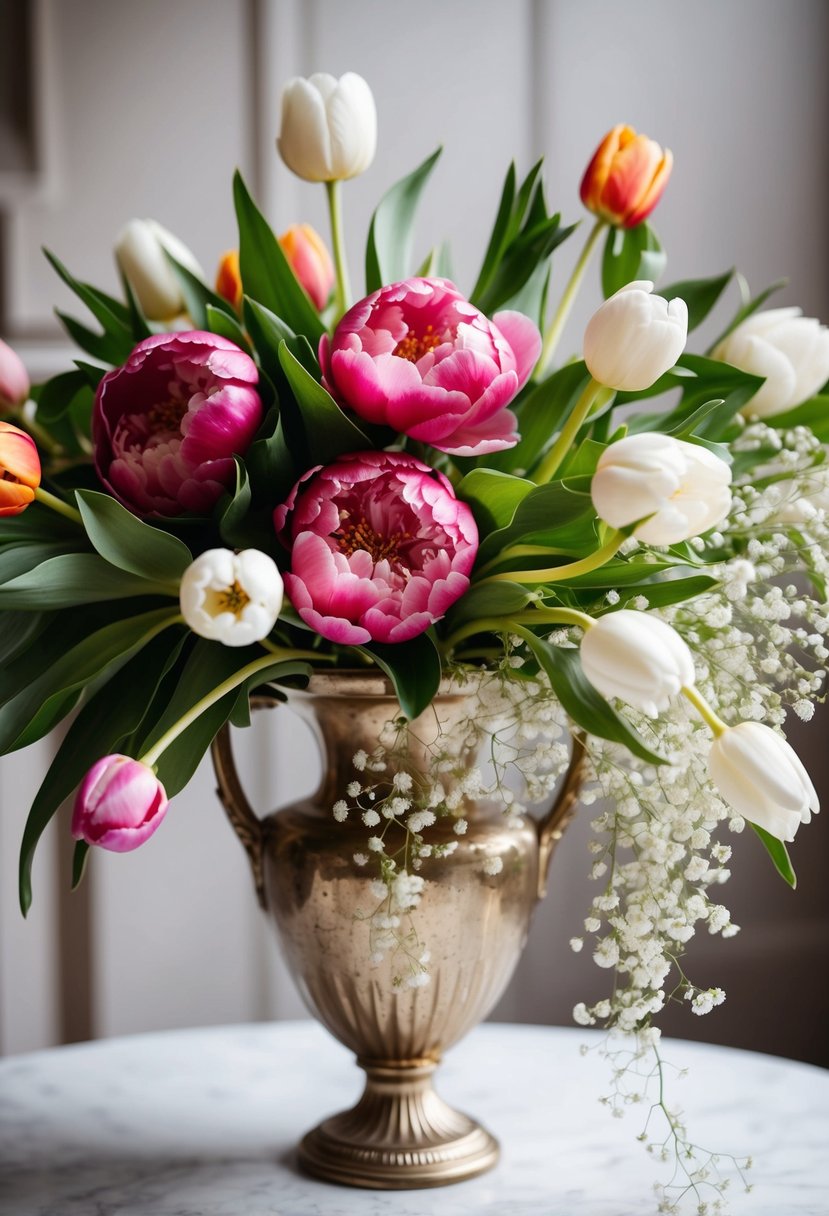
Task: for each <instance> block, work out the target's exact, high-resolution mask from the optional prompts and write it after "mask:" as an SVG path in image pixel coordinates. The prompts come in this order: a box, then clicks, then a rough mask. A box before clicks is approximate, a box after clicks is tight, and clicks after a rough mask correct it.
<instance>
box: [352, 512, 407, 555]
mask: <svg viewBox="0 0 829 1216" xmlns="http://www.w3.org/2000/svg"><path fill="white" fill-rule="evenodd" d="M407 537H408V533H405V532H396V533H395V534H394V535H393V536H380V535H379V534H378V533H377V532H375V531H374V528H372V526H371V524H370V523H369V522H368V520H366V519H359V520H357V522H356V523H347V522H346V521H345V520H343V523H342V526H341V527H340V530H339V531H338V532H335V533H334V539H335V540H336V542H337V544H338V545H339V546H340V551H341V552H342V553H344V554H345V555H346V557H351V555H352V553H356V552H357V550H358V549H363V550H364V551H365V552H366V553H368V554H370V556H371V560H372V561H373V562H374V563H375V564H376V563H377V562H381V561H384V560H385V561H389V562H396V561H397V560H398V548H399V546H400V542H401V541H404V540H406V539H407Z"/></svg>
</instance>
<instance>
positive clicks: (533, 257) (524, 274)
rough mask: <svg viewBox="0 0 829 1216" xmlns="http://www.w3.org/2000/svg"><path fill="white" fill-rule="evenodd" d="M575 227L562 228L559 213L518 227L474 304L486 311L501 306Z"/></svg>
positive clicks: (542, 265) (543, 265)
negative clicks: (523, 226)
mask: <svg viewBox="0 0 829 1216" xmlns="http://www.w3.org/2000/svg"><path fill="white" fill-rule="evenodd" d="M576 227H577V225H576V224H570V225H569V227H566V228H563V227H562V226H561V215H560V214H558V213H556V214H555V215H553V216H550V217H549V218H546V219H544V220H542V221H541V222H540V223H536V224H533V225H532V226H527V227H525V228H524V229H522V231H521V232H520V233H519V234H518V236H516V237H515V238H514V239H513V240H511V241H510V243H509V245H508V247H507V249H506V250H505V251H504V253H503V256H502V257H501V260H500V262H499V263H498V265H497V267H496V268H495V271H494V273H493V274H492V276H491V280H490V282H489V284H488V286H487V288H486V290H485V291H482V292H480V293H479V294H478V296H477V297H476V300H475V303H476V305H477V307H478V308H480V309H481V311H482V312H485V313H487V314H492V313H495V312H497V311H498V310H499V309H502V308H505V307H506V306H507V303H508V302H510V301H512V300H514V299H515V297H516V296H517V295H518V294H519V292H521V291H523V289H524V287H525V286H526V285H527V283H528V282H529V281H530V279H531V278H532V276H533V275H535V274H537V272H538V270H539V268H540V267H547V263H548V262H549V259H550V257H551V256H552V254H553V252H554V250H556V249H557V248H558V246H559V245H561V244H562V243H563V242H564V241H566V240H567V238H568V237H569V236H570V235H571V234H572V233H573V232H574V231H575V229H576ZM547 268H548V267H547Z"/></svg>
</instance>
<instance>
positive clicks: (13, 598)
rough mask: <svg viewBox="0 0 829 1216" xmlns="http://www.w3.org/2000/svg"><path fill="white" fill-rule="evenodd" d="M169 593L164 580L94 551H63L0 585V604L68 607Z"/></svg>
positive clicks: (37, 607)
mask: <svg viewBox="0 0 829 1216" xmlns="http://www.w3.org/2000/svg"><path fill="white" fill-rule="evenodd" d="M171 594H173V591H172V589H171V587H170V584H169V583H168V582H157V581H154V580H150V579H145V578H139V577H138V576H137V575H135V574H127V572H126V571H124V570H119V569H118V568H117V567H116V566H113V565H111V564H110V563H109V562H108V561H107V560H106V559H105V558H103V557H101V556H100V555H99V554H97V553H63V554H61V555H60V556H58V557H50V558H48V559H47V560H46V561H45V562H41V563H40V565H39V566H36V567H35V568H34V570H29V571H28V572H27V573H26V574H20V575H18V577H17V578H13V579H11V580H10V581H9V582H7V583H4V584H3V585H2V586H0V607H3V608H16V609H38V610H40V609H44V608H71V607H75V606H76V605H79V604H94V603H97V602H98V601H101V600H120V599H129V598H132V597H133V596H139V595H141V596H145V595H171Z"/></svg>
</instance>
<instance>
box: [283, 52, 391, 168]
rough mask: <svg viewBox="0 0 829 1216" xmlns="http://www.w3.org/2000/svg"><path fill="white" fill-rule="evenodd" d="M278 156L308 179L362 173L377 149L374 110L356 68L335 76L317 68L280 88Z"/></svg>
mask: <svg viewBox="0 0 829 1216" xmlns="http://www.w3.org/2000/svg"><path fill="white" fill-rule="evenodd" d="M276 146H277V148H278V149H279V155H280V156H281V157H282V159H283V160H284V162H285V164H286V165H287V166H288V168H289V169H291V170H292V171H293V172H294V173H296V175H297V176H298V177H302V178H305V180H306V181H310V182H331V181H343V180H345V179H346V178H349V177H356V176H357V174H358V173H363V172H364V171H365V170H366V169H367V168H368V167H369V165H370V164H371V162H372V161H373V160H374V153H375V151H376V148H377V109H376V106H375V104H374V96H373V94H372V92H371V89H370V88H369V86H368V85H367V84H366V82H365V80H363V78H362V76H358V75H357V74H356V72H346V73H345V75H344V76H341V77H340V79H339V80H337V79H336V77H334V76H330V75H329V74H328V73H327V72H316V73H315V74H314V75H313V76H309V77H308V79H307V80H306V79H305V77H304V76H295V77H294V78H293V80H289V81H288V83H287V85H286V86H285V88H284V90H283V92H282V126H281V130H280V132H279V137H278V138H277V141H276Z"/></svg>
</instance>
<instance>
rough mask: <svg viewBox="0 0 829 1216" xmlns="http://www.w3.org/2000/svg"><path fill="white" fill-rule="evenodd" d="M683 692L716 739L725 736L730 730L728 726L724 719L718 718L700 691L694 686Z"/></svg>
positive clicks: (686, 687)
mask: <svg viewBox="0 0 829 1216" xmlns="http://www.w3.org/2000/svg"><path fill="white" fill-rule="evenodd" d="M682 691H683V693H684V694H685V696H686V697H687V698H688V700H689V701H690V702H691V704H692V705H693V707H694V709H696V710H697V712H698V713H699V715H700V717H701V718H702V719H703V720H704V722H705V724H706V725H707V726H709V727H710V728H711V733H712V734H713V735H714V737H715V738H719V736H720V735H722V734H725V732H726V731H727V730H728V727H727V725H726V724H725V722H723V720H722V718H719V717H717V715H716V714H715V713H714V711H713V709H712V708H711V706H710V705H709V704H708V702H707V701H706V699H705V697H704V696H703V695H702V693H701V692H700V691H699V689H697V688H696V687H694V686H693V685H690V686H689V685H686V686H685V687H684V688H683V689H682Z"/></svg>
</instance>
